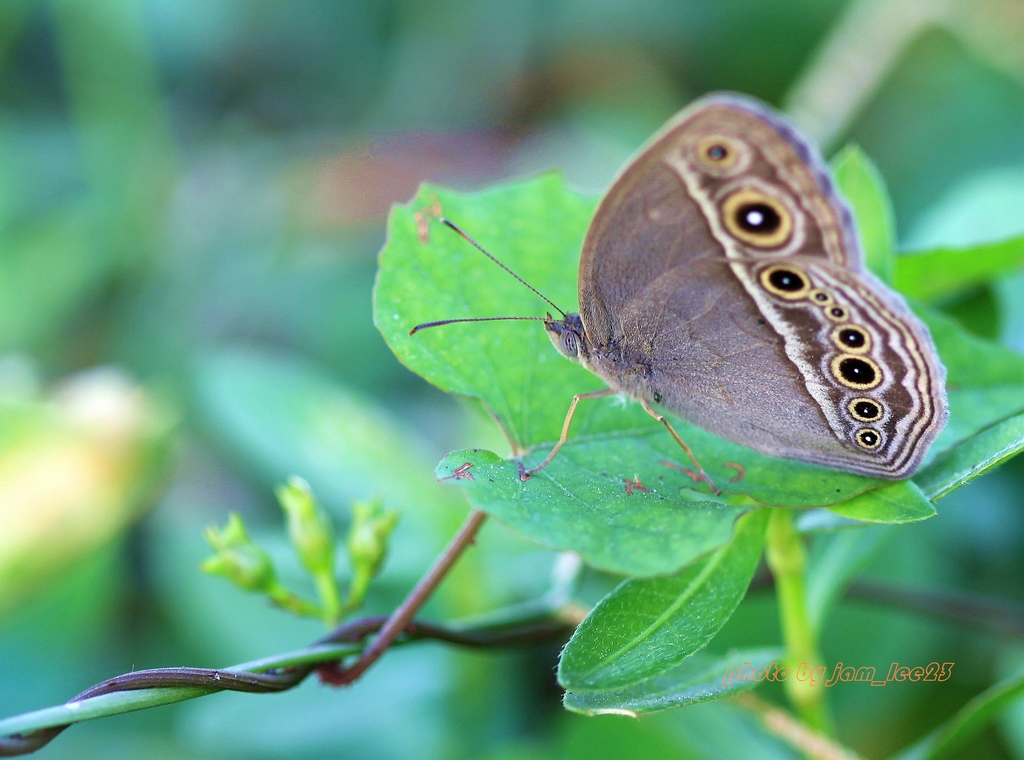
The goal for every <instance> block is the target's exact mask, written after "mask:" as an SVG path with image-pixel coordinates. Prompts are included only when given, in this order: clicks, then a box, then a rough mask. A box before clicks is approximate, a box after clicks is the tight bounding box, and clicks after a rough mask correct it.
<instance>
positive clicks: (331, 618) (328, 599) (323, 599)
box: [313, 572, 342, 628]
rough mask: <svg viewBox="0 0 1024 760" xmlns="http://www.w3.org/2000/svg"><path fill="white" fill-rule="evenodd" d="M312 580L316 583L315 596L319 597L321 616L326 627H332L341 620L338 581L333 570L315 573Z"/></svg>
mask: <svg viewBox="0 0 1024 760" xmlns="http://www.w3.org/2000/svg"><path fill="white" fill-rule="evenodd" d="M313 582H314V583H315V584H316V594H317V598H319V599H320V606H321V608H322V615H321V617H322V618H323V621H324V623H326V624H327V627H328V628H333V627H334V626H336V625H337V624H338V621H339V620H341V615H342V606H341V597H340V595H339V594H338V582H337V581H336V580H335V579H334V573H333V572H327V573H317V574H316V575H314V576H313Z"/></svg>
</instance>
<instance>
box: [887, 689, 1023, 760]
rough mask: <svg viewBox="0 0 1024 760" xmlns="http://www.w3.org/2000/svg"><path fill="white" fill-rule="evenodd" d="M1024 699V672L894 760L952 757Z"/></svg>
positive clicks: (978, 698)
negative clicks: (1002, 714) (959, 748)
mask: <svg viewBox="0 0 1024 760" xmlns="http://www.w3.org/2000/svg"><path fill="white" fill-rule="evenodd" d="M1021 697H1024V671H1022V672H1021V673H1018V674H1017V675H1016V676H1014V677H1012V678H1009V679H1006V680H1005V681H1001V682H1000V683H997V684H995V685H994V686H992V687H990V688H988V689H986V690H985V691H983V692H982V693H981V694H979V695H978V696H976V697H975V698H974V699H972V700H971V701H970V702H968V703H967V704H966V705H964V706H963V707H961V708H960V709H959V710H958V711H957V713H956V714H955V715H954V716H953V717H952V718H950V719H949V720H947V721H946V722H945V723H943V724H942V725H941V726H939V728H937V729H935V730H934V731H932V732H931V733H930V734H928V735H927V736H926V737H924V738H923V739H921V740H920V741H918V742H917V743H915V744H914V745H912V746H910V747H908V748H907V749H905V750H903V751H902V752H900V753H899V754H898V755H896V756H895V757H894V758H893V760H928V759H929V758H938V757H943V756H946V755H948V754H949V753H951V752H953V751H954V750H955V749H957V748H958V747H963V746H964V744H965V743H966V742H967V740H968V739H970V738H971V737H972V736H976V735H977V734H978V733H979V732H980V731H981V730H982V729H983V728H985V727H986V726H987V725H988V724H989V723H991V722H992V721H993V720H994V719H995V718H996V717H997V716H998V715H999V713H1001V712H1002V711H1003V710H1005V709H1006V708H1007V707H1008V706H1009V705H1010V704H1012V703H1013V702H1015V701H1016V700H1018V699H1020V698H1021Z"/></svg>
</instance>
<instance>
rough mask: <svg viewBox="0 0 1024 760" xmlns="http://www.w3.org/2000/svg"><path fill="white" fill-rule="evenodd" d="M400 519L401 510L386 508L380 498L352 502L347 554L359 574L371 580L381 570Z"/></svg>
mask: <svg viewBox="0 0 1024 760" xmlns="http://www.w3.org/2000/svg"><path fill="white" fill-rule="evenodd" d="M398 518H399V514H398V512H396V511H394V510H387V511H385V510H384V509H383V505H382V504H381V502H380V501H379V500H378V501H357V502H353V504H352V527H351V528H349V532H348V554H349V557H350V558H351V561H352V568H353V569H354V570H355V573H356V575H357V576H362V577H365V578H367V580H368V579H369V578H372V577H373V576H375V575H376V574H377V573H378V572H380V568H381V566H382V565H383V564H384V558H385V557H386V556H387V551H388V538H389V537H390V536H391V532H392V531H393V530H394V529H395V526H396V525H397V524H398Z"/></svg>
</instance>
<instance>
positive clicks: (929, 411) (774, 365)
mask: <svg viewBox="0 0 1024 760" xmlns="http://www.w3.org/2000/svg"><path fill="white" fill-rule="evenodd" d="M579 289H580V313H581V318H582V320H583V324H584V328H585V330H586V333H587V339H588V341H589V342H590V343H591V344H592V348H591V356H590V357H589V359H588V361H587V364H588V366H589V367H590V368H591V369H592V370H593V371H595V372H597V374H599V375H601V376H602V377H603V378H604V379H605V380H606V381H607V382H608V383H609V385H611V386H612V387H614V388H616V389H618V390H621V391H624V392H626V393H629V394H631V395H633V396H636V397H641V398H646V399H648V400H652V401H660V402H661V403H663V404H664V405H665V406H666V407H668V408H669V409H671V410H673V411H675V412H677V413H679V414H680V415H681V416H683V417H684V418H686V419H688V420H690V421H692V422H695V423H697V424H698V425H701V426H702V427H704V428H706V429H708V430H710V431H711V432H714V433H716V434H718V435H721V436H723V437H725V438H729V439H730V440H733V441H736V442H738V443H742V444H745V445H748V446H751V447H752V448H755V449H758V450H759V451H763V452H765V453H768V454H772V455H778V456H787V457H793V458H797V459H803V460H807V461H812V462H817V463H821V464H826V465H829V466H833V467H838V468H841V469H846V470H850V471H854V472H859V473H863V474H867V475H874V476H880V477H903V476H905V475H906V474H908V473H909V472H911V471H913V469H914V468H916V467H917V466H918V464H919V463H920V461H921V458H922V457H923V455H924V453H925V451H926V450H927V446H928V444H929V443H930V442H931V440H932V439H934V437H935V435H936V434H937V433H938V431H939V430H940V429H941V427H942V424H943V421H944V419H945V414H946V411H945V400H944V390H943V379H944V374H943V370H942V367H941V365H940V364H939V363H938V360H937V358H936V355H935V350H934V347H933V346H932V344H931V341H930V338H929V336H928V333H927V330H926V329H925V328H924V327H923V325H921V324H920V322H919V321H918V320H917V319H916V318H915V317H914V316H913V315H912V314H911V313H910V312H909V310H907V309H906V307H905V305H904V304H903V302H902V299H900V298H899V296H897V295H896V294H894V293H892V292H891V291H889V290H888V289H887V288H886V287H885V286H884V285H882V284H881V283H879V282H878V281H877V280H875V279H874V278H872V277H871V276H870V275H868V274H867V273H866V272H864V270H863V265H862V259H861V256H860V253H859V248H858V246H857V241H856V236H855V234H854V232H853V225H852V220H851V217H850V214H849V211H848V210H847V208H846V206H845V204H843V202H842V201H841V200H840V199H839V198H838V196H837V195H836V193H835V191H834V189H833V187H832V184H831V181H830V180H829V179H828V176H827V173H826V172H825V170H824V168H823V164H822V162H821V160H820V158H818V157H817V155H816V154H815V153H814V151H813V150H812V149H811V148H810V147H809V146H808V145H807V143H805V142H804V141H803V140H802V139H801V138H800V137H799V136H798V135H797V134H796V133H795V132H794V131H793V130H792V128H791V127H789V126H788V125H787V124H786V123H785V122H784V121H782V120H781V119H780V118H779V117H777V116H775V115H774V114H772V113H771V112H770V111H767V110H766V109H765V108H764V107H762V106H760V105H758V104H756V103H753V102H752V101H749V100H746V99H740V98H737V97H735V96H724V97H723V96H713V97H712V98H707V99H704V100H702V101H700V102H698V103H697V104H695V105H694V106H691V108H689V109H687V110H686V111H684V112H683V113H682V114H681V115H680V116H679V117H677V119H675V120H673V122H672V123H670V124H669V126H668V127H667V128H666V129H665V130H664V131H663V132H662V133H661V134H660V135H659V136H656V137H655V138H654V140H653V141H652V142H651V144H650V145H649V147H647V148H646V149H645V150H644V151H643V152H642V153H641V154H640V156H639V157H638V158H637V159H636V160H635V161H633V162H632V163H631V164H629V166H628V167H627V168H626V170H625V171H624V172H623V173H622V174H621V175H620V177H619V178H618V179H617V180H616V181H615V183H614V184H613V186H612V189H611V190H610V192H609V193H608V195H607V196H606V197H605V198H604V200H603V201H602V203H601V205H600V207H599V208H598V211H597V214H596V215H595V218H594V221H593V223H592V225H591V227H590V230H589V232H588V234H587V238H586V241H585V243H584V248H583V253H582V256H581V261H580V282H579ZM835 309H840V310H842V311H843V316H842V318H839V317H836V316H834V315H833V314H832V313H831V311H830V310H835ZM841 325H847V326H848V327H847V328H846V329H847V330H848V331H849V334H846V333H842V332H841V329H842V328H841ZM854 333H856V335H854ZM860 339H863V341H864V344H863V345H852V344H851V343H857V341H858V340H860ZM844 340H846V341H847V342H846V343H844V342H843V341H844ZM872 373H874V376H873V377H871V378H870V382H861V381H862V380H865V379H866V378H868V375H870V374H872ZM851 378H852V379H851ZM868 412H874V414H869V413H868Z"/></svg>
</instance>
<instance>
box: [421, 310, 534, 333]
mask: <svg viewBox="0 0 1024 760" xmlns="http://www.w3.org/2000/svg"><path fill="white" fill-rule="evenodd" d="M510 319H522V320H527V321H530V322H548V321H550V319H551V315H550V314H549V315H548V316H546V317H465V318H464V319H440V320H438V321H437V322H424V323H423V324H420V325H416V326H415V327H414V328H412V329H411V330H410V331H409V334H410V335H415V334H416V333H418V332H419V331H420V330H426V329H427V328H428V327H440V326H441V325H453V324H455V323H456V322H503V321H507V320H510Z"/></svg>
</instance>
